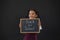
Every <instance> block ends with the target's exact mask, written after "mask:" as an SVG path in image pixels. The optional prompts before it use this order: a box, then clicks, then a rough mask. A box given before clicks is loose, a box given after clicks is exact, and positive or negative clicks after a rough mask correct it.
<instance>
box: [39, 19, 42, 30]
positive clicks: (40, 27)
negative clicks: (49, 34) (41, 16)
mask: <svg viewBox="0 0 60 40" xmlns="http://www.w3.org/2000/svg"><path fill="white" fill-rule="evenodd" d="M39 29H40V30H42V26H41V21H40V20H39Z"/></svg>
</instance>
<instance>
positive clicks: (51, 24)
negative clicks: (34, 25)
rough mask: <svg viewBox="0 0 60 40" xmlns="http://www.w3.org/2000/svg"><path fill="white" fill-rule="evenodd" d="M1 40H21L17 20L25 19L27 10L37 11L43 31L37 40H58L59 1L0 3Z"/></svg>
mask: <svg viewBox="0 0 60 40" xmlns="http://www.w3.org/2000/svg"><path fill="white" fill-rule="evenodd" d="M1 4H2V6H1V8H2V10H1V15H0V16H1V18H0V19H1V22H0V23H1V27H0V28H1V33H0V38H1V40H22V39H23V36H24V35H23V34H20V33H19V26H18V24H19V19H20V18H24V17H27V13H28V9H29V8H35V9H37V10H38V11H39V15H40V18H41V23H42V27H43V29H42V30H41V33H40V34H38V40H59V34H60V33H59V28H58V27H59V14H58V13H59V1H58V0H2V1H1Z"/></svg>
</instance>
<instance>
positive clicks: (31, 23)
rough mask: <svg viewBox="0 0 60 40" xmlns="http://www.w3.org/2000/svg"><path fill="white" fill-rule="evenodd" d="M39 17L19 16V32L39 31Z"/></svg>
mask: <svg viewBox="0 0 60 40" xmlns="http://www.w3.org/2000/svg"><path fill="white" fill-rule="evenodd" d="M39 22H40V18H35V19H29V18H21V19H20V24H21V25H20V33H40V30H39V26H40V25H38V24H39Z"/></svg>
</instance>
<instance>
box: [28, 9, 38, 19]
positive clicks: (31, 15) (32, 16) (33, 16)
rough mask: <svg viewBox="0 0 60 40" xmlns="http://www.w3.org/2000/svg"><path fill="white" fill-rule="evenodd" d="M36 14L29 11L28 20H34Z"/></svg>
mask: <svg viewBox="0 0 60 40" xmlns="http://www.w3.org/2000/svg"><path fill="white" fill-rule="evenodd" d="M36 17H37V14H36V13H35V11H33V10H31V11H29V18H36Z"/></svg>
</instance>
